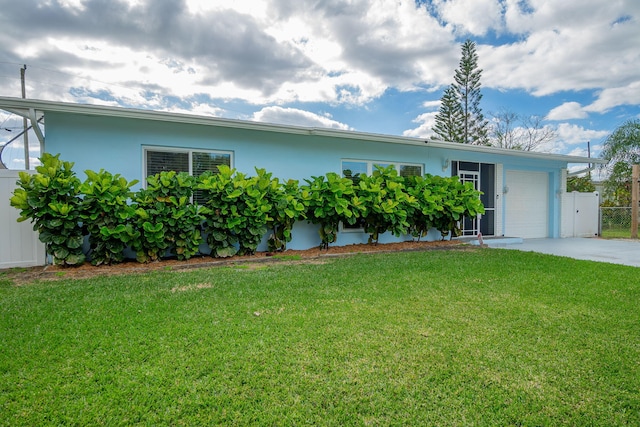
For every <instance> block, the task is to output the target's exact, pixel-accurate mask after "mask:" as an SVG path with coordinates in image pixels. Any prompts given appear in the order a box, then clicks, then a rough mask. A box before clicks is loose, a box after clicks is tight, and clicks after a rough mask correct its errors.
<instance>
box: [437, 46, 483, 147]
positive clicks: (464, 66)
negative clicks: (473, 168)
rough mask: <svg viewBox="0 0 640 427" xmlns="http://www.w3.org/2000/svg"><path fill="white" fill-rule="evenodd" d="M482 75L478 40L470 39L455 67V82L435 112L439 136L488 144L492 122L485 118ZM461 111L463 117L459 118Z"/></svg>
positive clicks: (469, 142)
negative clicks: (482, 102) (479, 66)
mask: <svg viewBox="0 0 640 427" xmlns="http://www.w3.org/2000/svg"><path fill="white" fill-rule="evenodd" d="M481 76H482V70H481V69H479V68H478V54H477V53H476V44H475V43H474V42H472V41H471V40H467V41H465V42H464V44H463V45H462V58H461V59H460V64H459V67H458V69H457V70H456V71H455V75H454V83H453V84H451V86H450V87H449V88H448V89H447V90H445V92H444V94H443V96H442V99H441V100H440V101H441V103H440V105H441V106H440V111H438V114H437V115H436V125H435V126H434V131H435V132H436V134H437V135H438V136H439V137H440V138H442V139H444V140H445V141H452V142H462V143H466V144H477V145H489V138H488V136H487V134H488V124H489V122H488V121H487V120H486V119H485V118H484V115H483V114H482V108H481V107H480V100H481V99H482V93H481V92H480V77H481ZM459 115H460V116H461V117H460V118H459V119H458V116H459ZM452 120H455V122H454V121H452ZM452 127H453V128H452Z"/></svg>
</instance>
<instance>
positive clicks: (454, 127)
mask: <svg viewBox="0 0 640 427" xmlns="http://www.w3.org/2000/svg"><path fill="white" fill-rule="evenodd" d="M462 122H463V113H462V108H461V106H460V102H459V101H458V97H457V95H456V91H455V89H454V88H453V86H449V87H448V88H447V89H446V90H445V91H444V95H442V99H441V100H440V110H439V111H438V114H437V115H436V124H435V126H434V128H433V130H434V131H435V133H436V134H437V135H438V136H439V137H440V138H442V139H443V140H445V141H450V142H464V137H463V135H462V132H461V131H462V128H461V126H460V124H461V123H462Z"/></svg>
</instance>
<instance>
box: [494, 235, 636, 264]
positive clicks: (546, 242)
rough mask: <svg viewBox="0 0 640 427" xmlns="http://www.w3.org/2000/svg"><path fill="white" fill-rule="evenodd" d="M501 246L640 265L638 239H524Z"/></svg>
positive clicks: (590, 259)
mask: <svg viewBox="0 0 640 427" xmlns="http://www.w3.org/2000/svg"><path fill="white" fill-rule="evenodd" d="M501 247H503V248H506V249H515V250H520V251H529V252H540V253H544V254H550V255H559V256H566V257H570V258H575V259H584V260H589V261H599V262H610V263H613V264H623V265H630V266H633V267H640V240H610V239H599V238H595V237H591V238H579V237H575V238H567V239H524V240H523V241H522V243H513V244H509V245H504V246H501Z"/></svg>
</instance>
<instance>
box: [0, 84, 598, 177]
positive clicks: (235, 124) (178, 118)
mask: <svg viewBox="0 0 640 427" xmlns="http://www.w3.org/2000/svg"><path fill="white" fill-rule="evenodd" d="M0 109H3V110H6V111H9V112H13V113H15V114H18V115H21V116H23V117H25V116H26V117H29V110H30V109H35V110H37V111H41V112H46V111H51V112H59V113H71V114H81V115H90V116H106V117H119V118H130V119H139V120H156V121H162V122H171V123H184V124H196V125H203V126H218V127H229V128H236V129H246V130H255V131H264V132H279V133H288V134H296V135H317V136H324V137H328V138H344V139H351V140H362V141H374V142H384V143H391V144H404V145H418V146H428V147H434V148H442V149H449V150H458V151H471V152H477V153H486V154H494V155H505V156H510V157H523V158H530V159H540V160H552V161H560V162H567V163H593V164H606V163H607V161H606V160H603V159H598V158H587V157H577V156H568V155H564V154H547V153H538V152H534V151H519V150H509V149H505V148H496V147H487V146H480V145H470V144H459V143H455V142H446V141H440V140H432V139H420V138H411V137H403V136H393V135H382V134H374V133H367V132H356V131H347V130H341V129H331V128H315V127H303V126H291V125H278V124H272V123H261V122H252V121H247V120H237V119H223V118H219V117H207V116H196V115H191V114H182V113H171V112H166V111H153V110H138V109H131V108H121V107H111V106H104V105H93V104H72V103H65V102H55V101H41V100H33V99H22V98H8V97H0Z"/></svg>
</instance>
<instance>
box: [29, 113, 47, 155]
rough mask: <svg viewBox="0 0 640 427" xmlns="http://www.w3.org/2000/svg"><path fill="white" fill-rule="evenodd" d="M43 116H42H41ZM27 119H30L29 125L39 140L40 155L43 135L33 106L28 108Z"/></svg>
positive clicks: (42, 149)
mask: <svg viewBox="0 0 640 427" xmlns="http://www.w3.org/2000/svg"><path fill="white" fill-rule="evenodd" d="M43 117H44V116H43ZM29 120H30V121H31V127H32V128H33V131H34V132H35V134H36V136H37V137H38V141H40V155H42V153H43V152H44V135H43V133H42V129H40V126H39V125H38V122H39V120H38V119H37V118H36V110H35V108H29Z"/></svg>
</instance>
